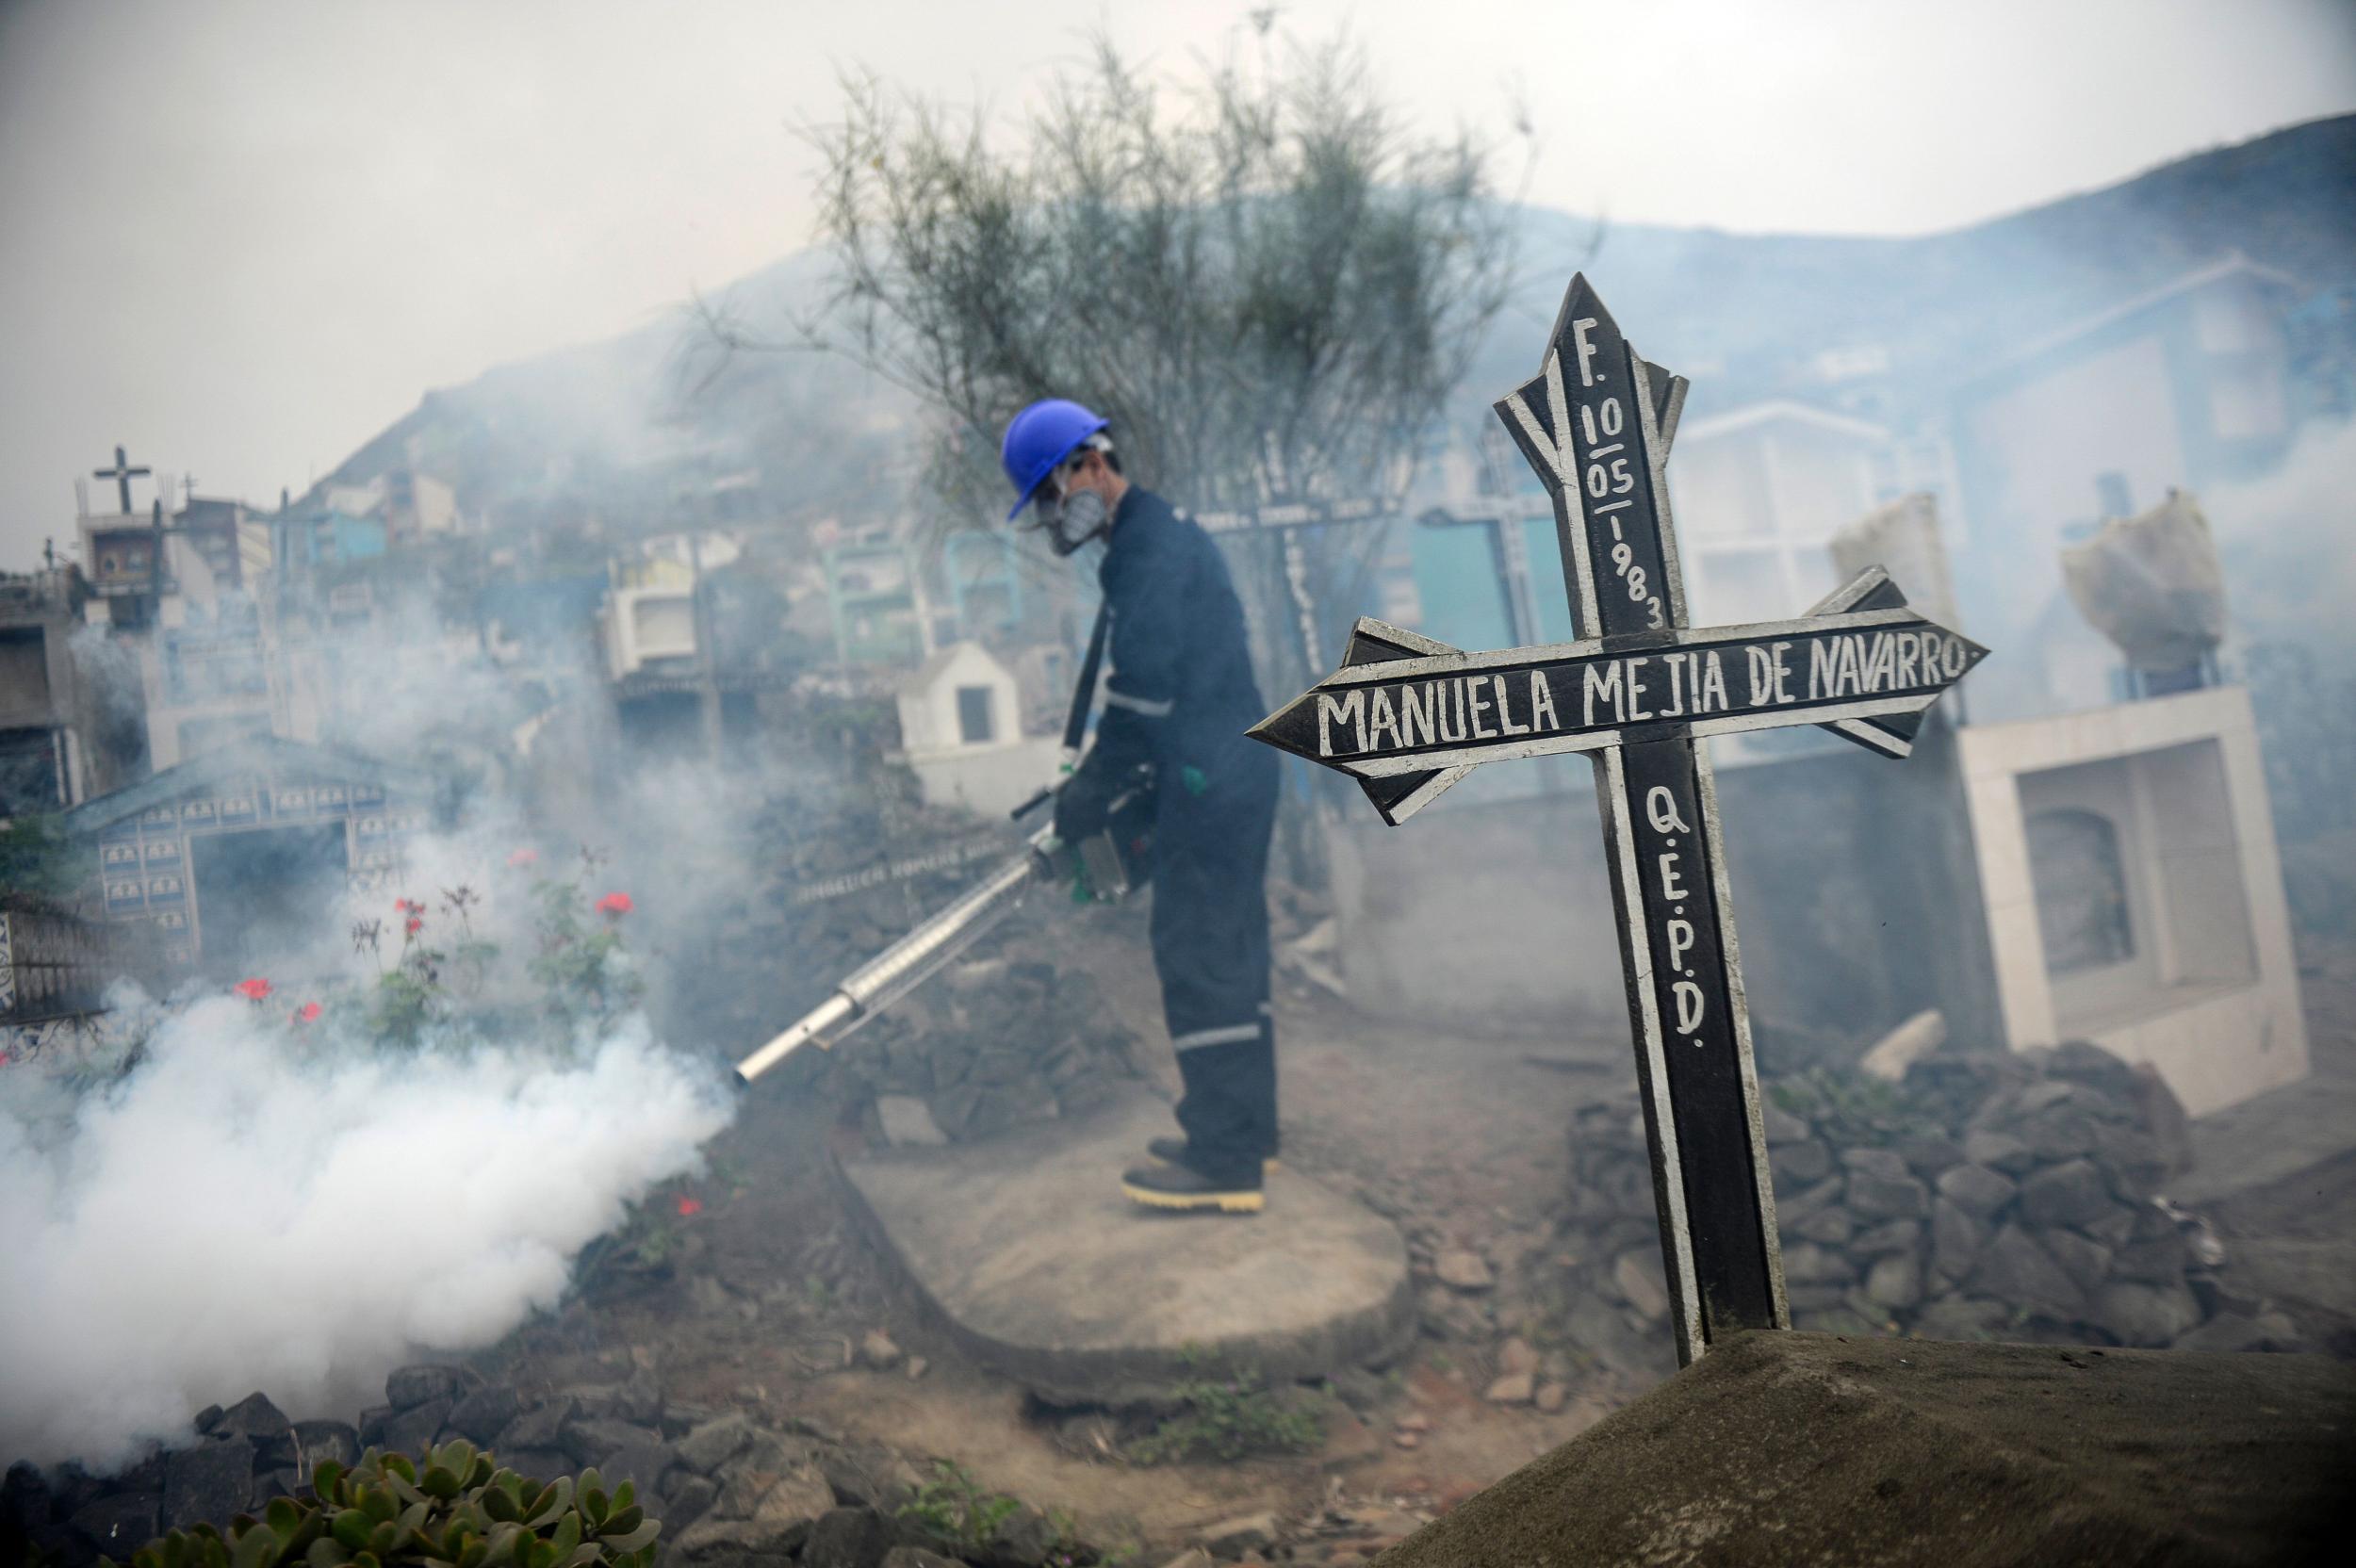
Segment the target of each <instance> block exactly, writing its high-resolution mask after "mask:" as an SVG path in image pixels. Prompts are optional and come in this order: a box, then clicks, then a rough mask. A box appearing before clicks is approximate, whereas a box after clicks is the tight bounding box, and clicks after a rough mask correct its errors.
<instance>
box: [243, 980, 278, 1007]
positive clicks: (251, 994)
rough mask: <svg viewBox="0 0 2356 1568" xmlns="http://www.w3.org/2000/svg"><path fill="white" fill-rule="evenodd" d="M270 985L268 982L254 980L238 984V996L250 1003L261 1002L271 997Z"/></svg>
mask: <svg viewBox="0 0 2356 1568" xmlns="http://www.w3.org/2000/svg"><path fill="white" fill-rule="evenodd" d="M237 994H238V995H239V996H242V997H244V998H245V999H246V1000H247V1001H248V1002H260V1001H262V1000H263V999H264V998H266V997H268V996H269V995H270V982H269V981H267V980H262V979H254V980H240V981H238V982H237Z"/></svg>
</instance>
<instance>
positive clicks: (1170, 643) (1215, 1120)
mask: <svg viewBox="0 0 2356 1568" xmlns="http://www.w3.org/2000/svg"><path fill="white" fill-rule="evenodd" d="M1105 426H1106V421H1105V420H1104V419H1102V418H1099V417H1097V416H1096V415H1094V414H1092V413H1090V412H1089V411H1088V409H1086V408H1083V407H1081V406H1080V405H1079V404H1078V403H1074V402H1067V401H1065V400H1062V399H1048V400H1044V401H1041V402H1036V403H1033V404H1032V405H1031V406H1030V407H1028V408H1026V409H1024V410H1023V412H1022V413H1020V414H1018V415H1016V416H1015V417H1014V419H1013V421H1012V422H1011V423H1009V424H1008V425H1007V426H1006V439H1005V441H1004V442H1003V444H1002V445H1001V448H1000V452H999V457H1000V461H1001V462H1002V463H1003V464H1004V465H1005V467H1006V477H1007V479H1008V480H1010V481H1011V482H1013V484H1014V489H1015V504H1014V510H1013V511H1012V512H1010V513H1008V514H1007V520H1008V521H1009V522H1011V521H1012V520H1013V519H1014V518H1016V517H1017V516H1020V515H1022V513H1023V509H1024V508H1025V507H1029V508H1030V509H1031V510H1032V512H1033V514H1034V517H1035V525H1036V526H1037V527H1038V528H1039V530H1040V531H1042V532H1043V533H1044V534H1045V536H1046V538H1047V540H1048V543H1049V545H1050V546H1051V547H1053V548H1054V549H1055V553H1057V554H1058V555H1070V554H1071V553H1072V552H1073V551H1074V550H1076V549H1078V548H1079V547H1081V546H1082V545H1084V544H1087V543H1088V541H1090V540H1092V539H1097V538H1103V539H1104V541H1105V547H1104V560H1103V562H1102V564H1100V565H1099V567H1098V570H1097V581H1098V582H1099V584H1100V585H1101V586H1102V587H1103V590H1104V606H1105V610H1106V613H1108V615H1109V616H1110V630H1109V644H1108V645H1109V648H1110V651H1111V656H1112V673H1111V675H1110V676H1109V677H1108V678H1106V680H1105V682H1104V717H1103V718H1102V719H1101V720H1100V721H1099V722H1098V724H1097V727H1096V743H1095V744H1094V745H1092V746H1091V747H1090V748H1089V749H1088V754H1087V756H1086V757H1085V758H1084V759H1083V760H1082V761H1081V762H1080V765H1079V767H1078V768H1077V769H1076V770H1074V772H1073V773H1072V776H1071V778H1070V779H1068V780H1067V781H1066V782H1065V784H1064V787H1063V789H1062V791H1061V792H1059V793H1058V794H1057V795H1056V797H1055V832H1056V836H1057V837H1059V838H1061V839H1062V840H1063V841H1065V842H1067V843H1076V842H1078V841H1080V840H1082V839H1085V838H1087V837H1088V836H1089V835H1091V834H1093V833H1096V832H1099V831H1101V830H1102V829H1103V827H1104V821H1105V814H1106V811H1107V809H1108V808H1109V807H1110V805H1111V802H1112V800H1113V797H1114V796H1115V795H1116V794H1118V793H1119V792H1121V790H1122V789H1123V788H1125V787H1127V786H1128V785H1129V784H1130V783H1131V782H1132V781H1133V780H1135V779H1136V778H1137V777H1138V776H1139V775H1140V770H1146V769H1150V770H1151V776H1152V779H1153V792H1154V812H1153V927H1152V929H1153V969H1154V972H1155V973H1156V974H1157V975H1159V976H1160V979H1161V984H1162V1011H1163V1016H1164V1018H1165V1019H1166V1020H1167V1021H1169V1024H1170V1043H1171V1044H1172V1045H1173V1046H1175V1047H1176V1048H1177V1053H1178V1070H1179V1075H1180V1078H1181V1079H1182V1080H1183V1082H1184V1084H1185V1094H1184V1096H1183V1097H1182V1098H1181V1099H1180V1100H1179V1102H1178V1125H1179V1128H1180V1130H1181V1131H1182V1132H1183V1133H1184V1134H1185V1136H1184V1137H1183V1138H1155V1139H1154V1140H1153V1142H1152V1144H1150V1145H1149V1146H1148V1152H1150V1153H1152V1154H1153V1157H1154V1158H1153V1163H1151V1164H1147V1165H1142V1166H1139V1167H1137V1168H1133V1169H1131V1170H1129V1171H1127V1172H1126V1173H1124V1174H1123V1175H1122V1177H1121V1191H1122V1192H1123V1193H1125V1194H1126V1195H1127V1196H1128V1197H1129V1198H1130V1199H1131V1200H1133V1201H1137V1202H1138V1203H1144V1204H1149V1205H1151V1206H1153V1207H1155V1208H1164V1209H1185V1210H1196V1211H1206V1212H1223V1213H1230V1214H1250V1213H1255V1212H1257V1211H1258V1210H1259V1208H1260V1207H1261V1204H1262V1201H1263V1197H1262V1191H1261V1187H1262V1174H1263V1171H1264V1169H1265V1168H1266V1165H1267V1164H1268V1163H1269V1162H1272V1161H1273V1160H1274V1159H1275V1156H1276V1037H1275V1025H1274V1021H1273V1020H1272V1019H1271V1018H1270V1016H1269V1011H1268V890H1267V880H1268V836H1269V830H1270V828H1271V827H1272V825H1274V822H1275V818H1276V787H1277V757H1276V754H1275V753H1274V752H1273V751H1271V750H1269V749H1268V747H1267V746H1264V745H1261V744H1260V743H1257V742H1255V741H1252V740H1250V739H1248V738H1246V736H1245V734H1244V731H1245V730H1246V729H1247V728H1249V727H1251V726H1252V725H1254V724H1257V723H1258V722H1259V721H1260V719H1261V718H1262V717H1264V716H1265V715H1266V713H1267V711H1268V710H1267V705H1266V704H1265V703H1263V702H1262V701H1261V699H1260V690H1259V687H1258V685H1257V684H1256V683H1254V681H1253V680H1252V656H1251V652H1250V649H1249V648H1248V647H1247V645H1246V644H1245V640H1244V623H1243V607H1242V605H1241V603H1240V602H1238V600H1237V599H1236V597H1235V584H1234V582H1233V581H1232V580H1230V579H1229V577H1228V575H1227V563H1226V561H1225V559H1224V558H1223V557H1222V556H1221V555H1220V554H1219V547H1218V546H1217V545H1215V544H1213V543H1212V542H1211V537H1210V535H1208V534H1207V533H1205V532H1203V530H1202V529H1201V528H1200V527H1198V526H1197V525H1196V524H1195V523H1194V522H1193V520H1192V519H1190V518H1188V517H1186V516H1185V515H1183V514H1181V513H1179V512H1178V511H1176V510H1175V509H1173V508H1172V507H1171V506H1170V503H1169V502H1168V501H1166V500H1164V499H1162V498H1161V497H1159V496H1157V495H1154V494H1153V492H1152V491H1150V490H1147V489H1146V488H1144V487H1143V486H1142V485H1138V484H1133V483H1131V482H1129V481H1128V479H1127V478H1126V477H1124V476H1123V475H1122V473H1121V460H1120V458H1119V457H1118V456H1116V455H1115V453H1114V451H1113V446H1112V442H1111V440H1110V439H1109V438H1108V437H1107V436H1106V435H1105V433H1104V431H1105Z"/></svg>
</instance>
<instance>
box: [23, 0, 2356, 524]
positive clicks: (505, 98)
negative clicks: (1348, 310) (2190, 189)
mask: <svg viewBox="0 0 2356 1568" xmlns="http://www.w3.org/2000/svg"><path fill="white" fill-rule="evenodd" d="M1247 8H1248V7H1247V5H1245V4H1243V3H1238V0H1159V3H1156V4H1153V5H1144V4H1135V5H1130V4H1105V3H1104V0H1023V3H1022V4H1012V3H1006V0H852V3H843V4H827V5H819V4H814V3H810V0H727V3H721V0H710V3H702V4H695V3H688V4H669V5H661V6H657V5H655V4H652V3H644V4H621V3H614V0H582V3H574V4H548V3H538V0H529V3H527V0H462V3H443V0H402V3H392V0H384V3H363V0H308V3H302V4H297V3H293V0H284V3H276V4H248V3H219V0H203V3H189V0H148V3H131V0H70V3H69V0H51V3H24V0H17V3H13V4H11V3H8V0H0V356H4V357H0V566H11V567H13V566H23V565H25V564H30V562H31V560H32V558H33V557H34V555H35V554H36V553H37V551H38V550H39V548H40V541H41V538H42V536H43V535H44V534H49V533H55V534H57V536H58V537H59V538H60V540H61V541H62V540H64V539H67V538H70V537H71V535H72V532H73V488H72V483H73V479H74V475H75V474H76V473H81V472H87V471H88V470H89V469H90V468H91V467H93V466H97V465H98V464H99V463H100V462H101V461H102V460H104V459H105V458H106V456H107V454H108V453H109V452H110V451H111V449H112V447H113V445H114V443H115V442H117V441H121V442H124V443H126V444H127V445H128V446H129V447H130V449H131V452H132V456H133V458H134V460H135V461H145V462H149V463H152V464H153V465H155V466H156V467H158V468H163V469H171V470H173V471H179V472H187V471H190V470H193V471H194V473H195V474H196V475H197V477H198V480H199V483H200V487H201V489H202V491H203V492H204V493H206V494H242V495H244V496H246V497H248V498H253V499H255V500H269V499H273V498H275V497H276V495H277V493H278V490H279V487H280V486H281V485H289V486H292V487H294V488H296V489H300V488H302V487H303V485H304V484H306V483H307V482H309V481H310V480H311V479H312V478H313V477H314V476H315V475H316V474H318V473H320V472H323V471H325V470H326V469H327V468H329V467H332V466H334V465H335V463H336V462H338V461H340V460H341V459H342V458H343V457H344V456H345V455H346V454H347V453H348V452H350V451H351V449H352V448H354V447H356V446H357V445H359V444H360V443H361V442H363V441H365V440H366V439H367V438H368V437H369V436H370V435H372V434H374V433H376V432H377V431H378V430H380V429H382V428H383V427H384V425H385V424H387V423H389V422H390V421H392V420H393V419H395V418H397V417H400V416H401V414H403V413H404V412H406V411H407V410H408V409H410V408H411V407H413V406H414V405H415V404H416V402H417V399H418V397H419V396H420V394H422V393H423V392H424V391H426V390H427V389H428V388H431V387H434V386H438V385H448V384H453V383H458V382H463V381H466V380H467V379H469V378H471V377H472V376H474V375H475V374H476V373H477V372H479V371H481V370H483V369H484V368H487V367H489V366H492V365H495V364H498V363H499V362H501V361H505V360H510V359H514V358H516V357H518V356H522V355H526V354H530V353H532V352H534V351H540V350H544V349H548V348H553V347H556V346H559V345H562V344H565V343H569V342H575V341H580V340H583V339H590V338H596V337H600V336H604V335H610V334H612V333H614V332H617V331H619V330H622V329H624V328H627V327H630V326H632V325H634V324H637V323H639V322H642V321H645V320H646V319H649V317H650V316H651V315H652V314H653V313H655V312H658V311H660V310H662V309H663V307H664V306H665V305H666V304H667V303H669V302H675V301H677V300H679V298H681V297H682V296H683V295H684V294H685V293H686V291H687V290H688V289H689V288H690V287H691V286H711V285H714V284H718V283H724V282H726V281H728V280H729V279H731V278H733V277H735V276H738V275H740V274H742V273H744V272H746V271H749V270H752V269H754V268H756V267H759V266H761V265H762V264H763V263H766V262H768V261H771V260H774V259H776V258H777V256H779V255H781V254H783V253H786V252H788V251H791V250H793V249H795V248H797V247H799V246H801V245H803V244H805V243H807V242H808V240H809V238H810V203H809V200H808V196H807V183H808V178H809V173H810V160H809V157H808V155H807V154H806V153H805V151H804V150H803V148H802V147H801V146H800V144H799V143H798V142H797V141H796V140H795V139H794V136H793V134H792V128H793V126H794V124H795V123H797V122H800V121H802V120H805V119H809V118H812V117H823V116H825V115H826V112H827V111H828V109H829V107H830V106H831V105H833V104H834V103H835V101H836V93H835V90H834V81H835V76H836V73H837V71H838V69H839V68H841V67H844V66H848V65H852V64H859V63H863V64H866V65H869V66H872V67H875V68H876V69H878V70H879V71H881V72H883V73H885V74H887V75H889V76H891V77H892V78H895V79H897V80H900V81H902V82H905V83H906V84H907V85H908V86H910V87H912V88H916V89H919V90H924V91H927V92H934V93H944V94H950V95H954V96H957V97H959V98H962V99H966V100H973V99H977V98H978V99H980V100H982V101H984V102H986V103H988V104H990V105H992V106H996V107H997V108H999V109H1001V110H1003V111H1005V112H1006V113H1007V114H1008V115H1012V114H1015V113H1018V112H1019V111H1020V110H1021V109H1022V108H1023V105H1024V103H1025V102H1026V96H1027V94H1029V93H1030V92H1031V91H1033V90H1035V89H1036V87H1037V85H1038V83H1039V81H1040V79H1041V78H1042V77H1043V75H1044V74H1045V73H1048V72H1049V71H1050V70H1052V69H1053V68H1054V67H1055V65H1056V64H1057V63H1058V62H1059V61H1066V60H1071V59H1072V58H1075V57H1077V55H1078V53H1079V49H1080V41H1081V38H1082V35H1083V34H1084V33H1085V31H1086V30H1087V29H1088V28H1089V27H1090V26H1092V25H1097V24H1103V25H1105V26H1107V27H1109V29H1110V30H1111V31H1112V33H1113V34H1114V36H1115V37H1116V39H1117V40H1118V41H1121V43H1122V44H1124V45H1125V46H1127V47H1128V48H1129V49H1131V50H1132V51H1133V52H1135V53H1137V54H1139V55H1142V56H1144V57H1147V58H1149V59H1150V60H1152V61H1153V62H1154V63H1156V64H1157V65H1159V66H1161V67H1164V68H1166V69H1168V70H1170V71H1172V72H1180V71H1184V70H1185V69H1186V68H1187V66H1188V64H1189V61H1190V57H1191V56H1193V55H1195V54H1199V53H1200V54H1216V53H1218V52H1219V51H1220V50H1222V49H1224V48H1226V47H1228V46H1230V45H1231V44H1232V43H1234V42H1235V41H1236V40H1237V39H1238V37H1239V36H1240V35H1241V31H1242V29H1243V28H1244V26H1245V24H1244V21H1243V17H1244V13H1245V11H1246V10H1247ZM1345 23H1346V24H1348V25H1349V26H1350V29H1351V30H1352V32H1353V33H1354V34H1355V35H1356V37H1357V38H1358V39H1359V40H1360V41H1362V42H1363V43H1364V44H1365V46H1366V50H1367V53H1368V54H1369V56H1370V57H1371V59H1372V62H1373V64H1374V66H1375V69H1376V71H1377V73H1378V75H1379V76H1380V78H1381V80H1382V82H1383V85H1384V87H1385V88H1386V89H1387V90H1389V92H1390V93H1391V94H1392V95H1393V96H1394V97H1395V98H1397V99H1398V100H1399V102H1401V103H1402V104H1404V105H1405V106H1408V107H1409V108H1410V109H1411V110H1412V111H1413V112H1414V113H1415V115H1416V116H1417V117H1419V118H1420V119H1421V120H1422V121H1423V122H1424V123H1425V124H1426V125H1427V126H1428V127H1429V128H1431V129H1432V130H1445V129H1447V128H1448V127H1450V126H1451V125H1453V124H1455V123H1457V122H1474V123H1476V124H1480V123H1486V124H1489V125H1491V126H1494V127H1497V128H1499V129H1502V126H1503V116H1502V112H1501V106H1502V104H1503V103H1505V102H1506V101H1507V100H1508V99H1509V98H1511V97H1512V96H1513V94H1514V93H1516V92H1518V93H1519V95H1520V96H1521V97H1522V99H1523V100H1524V101H1526V102H1527V103H1528V105H1529V106H1530V110H1531V114H1532V118H1533V119H1534V121H1535V122H1536V125H1537V128H1538V131H1539V134H1540V136H1541V137H1542V139H1543V142H1544V150H1543V154H1542V158H1541V162H1540V164H1539V166H1538V168H1537V171H1536V173H1535V177H1534V180H1533V184H1532V188H1531V190H1532V195H1533V197H1534V199H1536V200H1537V201H1540V202H1542V203H1545V204H1551V205H1557V206H1563V207H1569V208H1574V209H1579V210H1581V211H1589V212H1602V213H1605V214H1608V215H1609V216H1610V217H1612V218H1614V219H1618V220H1622V221H1634V220H1642V221H1659V222H1669V223H1695V224H1711V225H1716V226H1719V227H1724V228H1729V229H1738V230H1761V229H1783V230H1814V231H1823V232H1837V233H1859V234H1907V233H1916V232H1921V231H1923V230H1930V229H1939V228H1945V227H1951V226H1954V225H1957V224H1962V223H1968V222H1971V221H1975V220H1978V219H1981V218H1986V217H1988V216H1991V215H1993V214H1996V213H2000V212H2004V211H2007V210H2010V209H2013V208H2016V207H2019V206H2022V205H2026V204H2033V203H2036V202H2038V201H2042V200H2045V199H2048V198H2051V197H2054V196H2058V195H2062V194H2065V193H2067V192H2070V191H2072V190H2079V189H2085V188H2090V187H2095V186H2100V185H2103V184H2107V183H2110V182H2112V181H2114V180H2117V179H2120V178H2122V177H2125V176H2127V175H2130V174H2133V173H2135V172H2138V171H2139V170H2142V169H2145V168H2149V167H2151V165H2153V164H2156V163H2160V162H2165V161H2167V160H2168V159H2169V158H2172V157H2175V156H2178V155H2182V154H2184V153H2187V152H2191V151H2195V150H2197V149H2200V148H2203V147H2208V146H2214V145H2217V144H2218V143H2221V142H2227V141H2233V140H2239V139H2245V138H2248V137H2250V136H2253V135H2256V134H2259V133H2262V132H2264V131H2267V130H2271V129H2274V128H2276V127H2278V126H2281V125H2284V124H2289V123H2292V122H2298V121H2301V120H2308V119H2313V118H2315V117H2316V116H2319V115H2326V114H2336V113H2342V112H2346V111H2348V110H2350V109H2356V3H2350V0H1961V3H1950V0H1609V3H1604V4H1598V3H1595V0H1523V3H1513V4H1488V3H1484V0H1452V3H1450V4H1448V5H1443V6H1434V5H1432V4H1430V3H1429V0H1354V3H1340V0H1295V3H1293V4H1290V5H1287V6H1285V7H1284V8H1283V10H1282V18H1281V22H1280V26H1282V27H1285V28H1289V29H1291V30H1293V31H1295V32H1296V33H1299V34H1301V35H1304V36H1321V35H1323V34H1325V33H1327V32H1329V31H1330V30H1331V29H1332V28H1333V27H1334V26H1335V25H1337V24H1345Z"/></svg>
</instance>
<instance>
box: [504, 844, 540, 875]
mask: <svg viewBox="0 0 2356 1568" xmlns="http://www.w3.org/2000/svg"><path fill="white" fill-rule="evenodd" d="M507 863H508V864H509V865H511V866H514V867H515V868H516V869H518V870H521V869H522V868H523V867H525V866H534V865H538V864H539V863H540V852H539V851H538V850H536V849H519V850H516V851H515V853H514V854H512V855H510V856H508V858H507Z"/></svg>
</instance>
